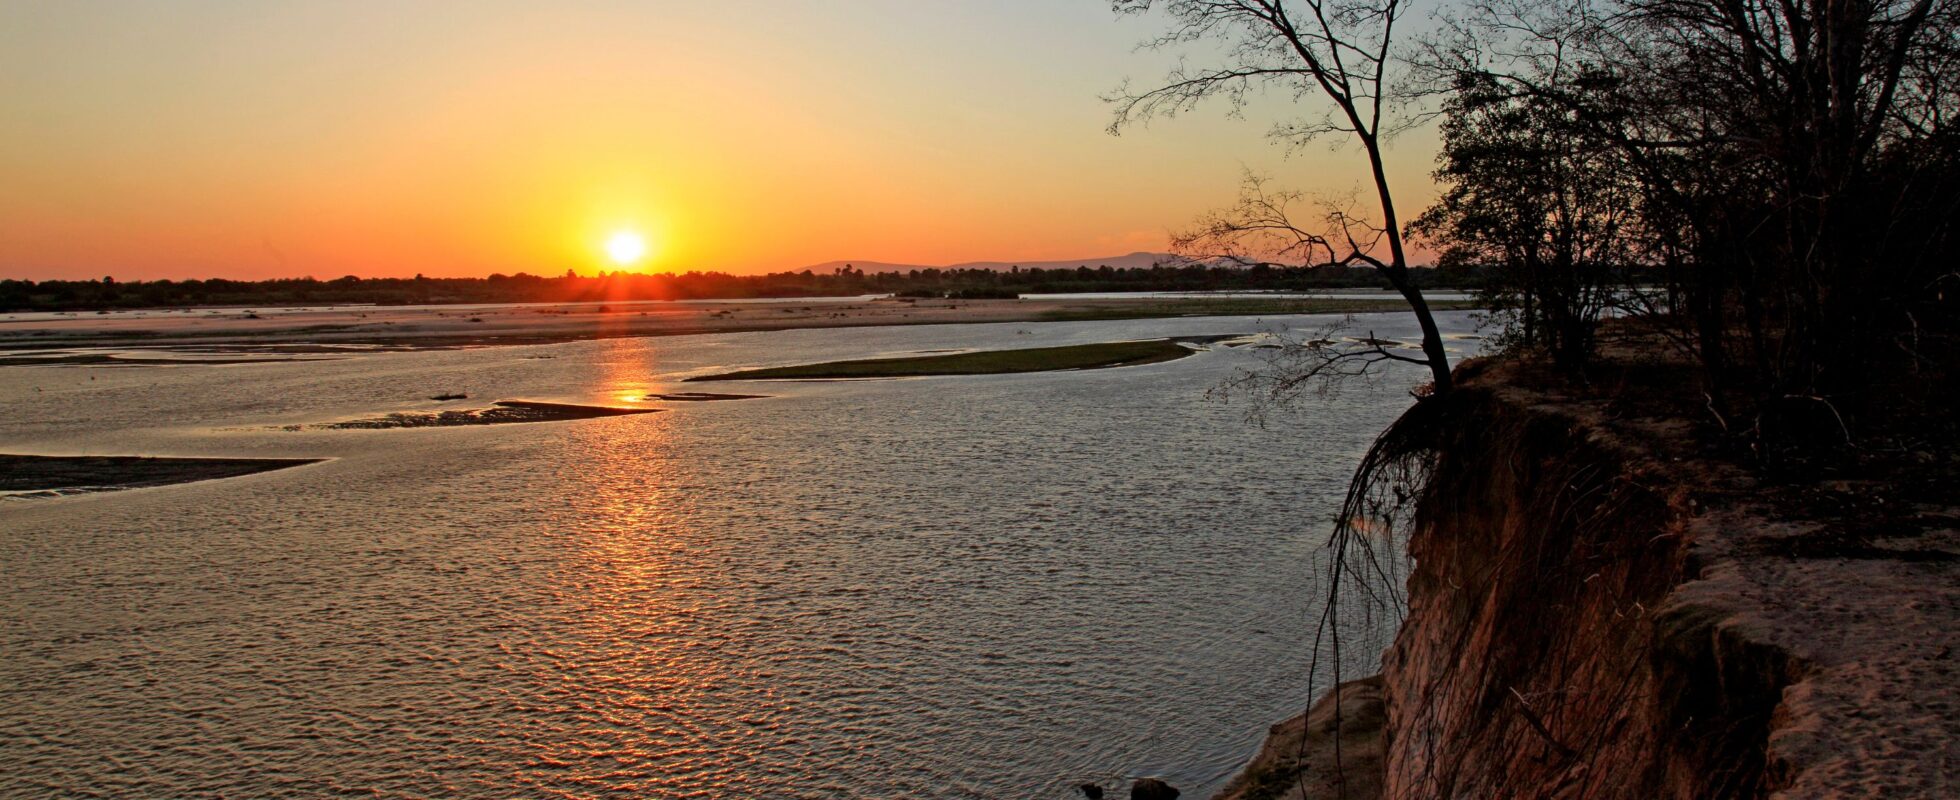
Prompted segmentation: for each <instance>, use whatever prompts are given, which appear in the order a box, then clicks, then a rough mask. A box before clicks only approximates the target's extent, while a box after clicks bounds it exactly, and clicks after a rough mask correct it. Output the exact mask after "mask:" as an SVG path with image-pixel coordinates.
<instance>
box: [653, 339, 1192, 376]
mask: <svg viewBox="0 0 1960 800" xmlns="http://www.w3.org/2000/svg"><path fill="white" fill-rule="evenodd" d="M1192 352H1193V351H1192V350H1191V348H1188V347H1185V346H1184V345H1181V344H1178V343H1177V342H1175V341H1172V340H1170V339H1147V340H1144V341H1134V342H1098V343H1096V344H1073V345H1064V346H1061V347H1028V348H1020V349H1015V350H981V351H978V352H971V353H946V354H938V355H922V356H907V357H902V358H867V359H859V360H855V361H830V362H826V363H822V364H801V365H796V366H788V367H766V368H762V369H745V370H739V371H736V372H724V373H721V374H719V375H701V376H697V377H693V378H688V380H690V381H743V380H841V379H849V378H918V377H927V376H939V375H1005V374H1009V373H1016V372H1051V371H1055V370H1067V369H1102V368H1105V367H1128V366H1136V365H1139V364H1155V363H1158V362H1161V361H1171V360H1173V359H1179V358H1183V357H1185V356H1188V355H1190V354H1191V353H1192Z"/></svg>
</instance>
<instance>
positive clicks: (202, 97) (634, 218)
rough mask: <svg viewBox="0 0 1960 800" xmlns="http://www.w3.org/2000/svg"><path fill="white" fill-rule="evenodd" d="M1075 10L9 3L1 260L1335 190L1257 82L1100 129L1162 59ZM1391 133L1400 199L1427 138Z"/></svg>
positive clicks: (232, 263)
mask: <svg viewBox="0 0 1960 800" xmlns="http://www.w3.org/2000/svg"><path fill="white" fill-rule="evenodd" d="M1096 5H1097V4H1094V3H1089V4H1084V5H1083V6H1081V7H1073V6H1068V7H1064V6H1057V5H1055V4H1048V3H1037V2H1021V1H1020V0H1016V1H1015V2H1004V3H1002V4H998V5H997V4H890V5H887V6H880V7H877V8H873V7H871V6H869V5H848V4H847V5H845V6H840V7H838V8H830V7H828V6H825V7H821V8H819V7H800V6H796V5H795V4H693V5H689V4H637V5H627V4H578V3H573V4H569V5H567V6H563V7H560V6H550V7H545V6H538V5H535V4H523V3H514V2H509V3H506V2H503V1H502V0H486V2H485V3H483V4H477V3H462V4H445V3H428V4H410V5H402V4H397V3H385V2H381V1H380V0H348V2H344V3H332V4H316V3H302V2H282V1H281V0H266V2H258V3H243V2H238V1H237V0H220V1H219V2H214V3H211V4H209V5H193V6H190V7H178V6H174V5H173V6H169V7H165V6H161V5H157V4H151V3H143V2H137V1H136V0H103V1H102V2H100V3H77V4H66V3H48V4H28V6H27V7H26V8H24V9H11V10H10V14H9V23H8V25H6V26H0V93H3V94H4V96H6V97H7V98H8V102H7V103H6V104H5V105H4V106H0V278H26V279H34V280H41V279H50V278H66V279H76V278H81V279H90V278H98V277H101V276H103V275H113V276H115V277H116V278H118V279H121V280H143V279H157V278H170V279H185V278H210V277H227V278H238V279H264V278H273V277H294V276H303V275H311V276H314V277H317V278H320V279H331V278H336V277H340V276H342V275H350V274H351V275H358V276H362V277H379V276H411V275H415V274H426V275H429V276H431V277H480V276H484V275H488V274H491V273H499V272H501V273H506V274H509V273H515V272H530V273H533V274H546V275H552V274H562V273H563V272H564V271H565V270H567V269H572V270H575V271H577V272H579V273H582V274H591V273H593V272H598V271H610V270H614V269H622V268H628V269H632V270H634V271H638V272H686V271H690V270H701V271H710V270H714V271H724V272H732V273H737V274H749V273H759V272H773V271H781V270H796V269H803V268H805V267H810V266H814V265H817V264H822V263H825V262H829V261H833V260H838V261H854V262H858V263H860V264H862V263H863V262H866V261H874V262H888V263H897V264H919V265H945V264H954V263H959V262H965V261H1014V260H1022V261H1043V260H1062V259H1076V258H1096V257H1106V256H1116V255H1121V254H1124V253H1129V252H1134V251H1161V250H1163V249H1164V248H1165V247H1166V242H1167V238H1168V237H1167V233H1168V232H1169V231H1172V230H1175V229H1179V228H1183V227H1186V226H1188V225H1189V224H1190V223H1191V222H1192V221H1193V220H1194V219H1196V218H1197V217H1199V216H1200V215H1201V214H1203V213H1204V212H1205V211H1207V210H1210V209H1214V208H1218V207H1222V206H1225V205H1229V204H1230V203H1231V202H1232V200H1233V198H1234V195H1235V191H1236V188H1237V185H1238V181H1239V177H1240V173H1241V171H1242V170H1243V169H1244V168H1246V167H1248V166H1249V167H1251V168H1253V169H1255V170H1259V171H1261V172H1265V173H1268V174H1271V175H1273V176H1274V178H1275V179H1276V183H1277V184H1284V185H1287V186H1289V187H1295V188H1301V189H1306V190H1309V191H1323V192H1327V193H1330V194H1335V195H1339V194H1342V193H1345V192H1347V191H1349V190H1351V189H1353V188H1354V187H1357V186H1360V185H1363V183H1364V182H1365V180H1366V172H1365V169H1363V168H1362V166H1361V165H1360V164H1359V163H1357V162H1358V155H1357V154H1356V153H1355V152H1353V151H1352V150H1351V149H1350V150H1343V151H1334V152H1326V150H1325V148H1308V149H1307V150H1303V151H1301V152H1299V153H1296V154H1295V155H1294V156H1293V157H1291V158H1288V157H1287V154H1286V152H1285V149H1284V148H1283V147H1279V146H1276V145H1274V144H1273V143H1272V142H1270V141H1268V140H1267V139H1266V138H1265V136H1264V133H1265V131H1266V129H1267V127H1268V126H1269V124H1270V123H1271V122H1272V121H1273V120H1275V119H1281V118H1285V117H1287V116H1289V115H1293V114H1296V113H1298V112H1297V109H1293V108H1290V107H1289V106H1287V105H1286V104H1285V103H1283V102H1281V101H1278V100H1274V101H1271V102H1270V103H1268V104H1267V105H1263V106H1262V105H1259V104H1258V103H1259V102H1266V101H1257V102H1255V105H1254V106H1253V107H1251V108H1249V109H1248V110H1247V112H1246V117H1247V118H1246V119H1232V118H1231V117H1230V116H1229V115H1228V114H1227V113H1226V109H1225V108H1222V107H1221V108H1217V109H1211V110H1209V113H1194V114H1190V115H1184V116H1181V117H1179V118H1178V119H1176V120H1166V121H1163V122H1162V123H1160V124H1154V125H1151V126H1149V127H1148V128H1140V129H1136V130H1134V131H1131V132H1129V133H1126V134H1125V135H1124V136H1122V137H1111V136H1109V135H1107V134H1106V133H1105V132H1104V128H1105V127H1106V125H1107V123H1108V121H1109V116H1108V115H1109V108H1108V107H1107V106H1106V105H1104V104H1103V103H1101V102H1099V101H1098V100H1097V97H1098V95H1101V94H1104V93H1107V92H1108V91H1109V90H1110V89H1111V88H1112V87H1113V86H1115V85H1116V84H1118V83H1120V82H1121V81H1122V80H1123V79H1124V78H1125V77H1126V76H1134V77H1136V78H1137V79H1138V80H1139V81H1143V80H1149V79H1152V78H1154V77H1156V76H1157V75H1161V74H1162V71H1163V69H1164V67H1165V65H1164V64H1163V63H1159V62H1153V61H1150V60H1149V57H1148V56H1140V55H1139V54H1138V53H1136V52H1135V50H1134V49H1133V46H1134V44H1135V43H1136V42H1137V41H1138V40H1139V39H1141V38H1144V37H1147V36H1149V35H1151V34H1153V33H1156V32H1158V31H1155V29H1154V27H1153V26H1152V25H1149V24H1140V23H1138V22H1137V21H1134V20H1132V21H1130V22H1129V23H1127V24H1125V23H1120V22H1119V21H1118V20H1115V19H1113V18H1112V17H1111V16H1110V14H1109V13H1108V9H1107V8H1096V7H1095V6H1096ZM491 8H494V12H493V11H491V10H490V9H491ZM382 21H385V23H384V22H382ZM927 34H929V35H927ZM1010 41H1011V42H1019V43H1020V46H1017V47H1013V48H1008V47H1002V46H1000V43H1001V42H1010ZM1027 52H1054V53H1064V52H1065V53H1068V54H1069V57H1068V58H1067V59H1064V60H1047V59H1030V58H1026V57H1024V55H1023V54H1025V53H1027ZM907 64H933V65H934V68H933V69H929V70H927V69H908V68H903V65H907ZM1426 136H1427V137H1428V138H1424V137H1426ZM1411 142H1413V146H1408V145H1409V144H1410V143H1411ZM1400 152H1401V155H1400V156H1399V158H1401V159H1403V160H1402V161H1401V162H1400V163H1398V164H1397V165H1396V166H1397V168H1396V169H1395V175H1396V179H1397V180H1398V181H1401V182H1402V183H1403V184H1405V185H1404V186H1403V187H1402V188H1403V189H1404V193H1403V195H1402V196H1401V197H1400V198H1398V200H1399V202H1400V203H1401V204H1402V205H1404V206H1406V207H1410V208H1418V209H1419V208H1420V207H1422V206H1424V205H1426V204H1427V203H1428V202H1429V200H1430V199H1431V198H1433V197H1434V190H1433V188H1432V187H1430V185H1429V181H1428V177H1427V173H1428V172H1429V170H1430V158H1431V154H1432V153H1433V152H1434V148H1433V136H1428V135H1427V134H1423V135H1419V136H1414V137H1406V138H1405V140H1404V142H1403V143H1402V148H1401V151H1400ZM1308 213H1309V215H1311V213H1312V212H1311V211H1309V212H1308ZM620 230H631V231H634V232H636V233H638V234H639V235H641V236H642V237H644V240H645V242H646V244H647V248H646V252H645V253H644V254H643V256H642V257H640V258H638V259H635V260H633V261H632V263H631V264H630V265H622V264H621V263H620V262H619V261H618V260H616V259H615V258H614V257H613V255H612V254H611V253H609V252H608V251H607V250H606V249H605V247H604V243H605V242H607V241H608V240H609V238H610V237H612V236H613V235H614V234H616V233H617V232H619V231H620Z"/></svg>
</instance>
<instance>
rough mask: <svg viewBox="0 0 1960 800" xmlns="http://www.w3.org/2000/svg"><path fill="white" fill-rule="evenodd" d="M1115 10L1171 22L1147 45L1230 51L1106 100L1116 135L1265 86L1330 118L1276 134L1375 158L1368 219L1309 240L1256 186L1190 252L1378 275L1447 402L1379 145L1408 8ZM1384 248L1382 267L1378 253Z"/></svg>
mask: <svg viewBox="0 0 1960 800" xmlns="http://www.w3.org/2000/svg"><path fill="white" fill-rule="evenodd" d="M1112 7H1113V8H1114V9H1115V10H1116V11H1117V12H1118V13H1123V14H1142V13H1145V12H1148V11H1151V10H1152V9H1153V8H1154V9H1157V10H1160V11H1162V12H1163V13H1164V14H1165V15H1167V16H1168V17H1169V18H1170V19H1171V29H1170V31H1169V32H1167V33H1165V34H1164V35H1162V36H1160V37H1158V38H1156V39H1153V40H1151V41H1150V42H1147V43H1146V44H1147V45H1148V46H1151V47H1155V48H1173V47H1178V46H1180V45H1186V44H1195V43H1200V42H1213V43H1218V44H1223V45H1224V46H1225V51H1224V56H1223V58H1224V61H1225V62H1226V63H1223V64H1221V65H1218V66H1211V67H1204V68H1191V67H1186V66H1180V67H1178V68H1176V69H1173V70H1172V71H1171V72H1170V73H1169V75H1167V76H1166V77H1165V79H1164V81H1163V83H1162V84H1161V85H1159V86H1157V87H1156V88H1153V89H1147V90H1142V91H1137V90H1133V89H1131V88H1130V87H1129V86H1124V87H1123V88H1121V89H1119V90H1118V91H1117V93H1116V94H1115V95H1113V96H1111V97H1110V98H1108V99H1109V100H1110V101H1111V102H1112V103H1114V104H1115V105H1116V118H1115V120H1114V121H1113V122H1112V123H1111V124H1110V130H1111V132H1121V131H1122V130H1123V129H1125V128H1127V127H1129V126H1130V125H1132V124H1134V123H1137V122H1139V121H1142V120H1145V119H1149V118H1151V117H1158V116H1163V117H1169V116H1175V115H1177V114H1178V113H1180V112H1183V111H1187V110H1190V109H1192V108H1194V107H1195V106H1197V105H1198V104H1200V103H1201V102H1203V101H1205V100H1207V99H1212V98H1219V99H1223V100H1225V101H1227V102H1229V103H1231V104H1232V105H1233V107H1234V108H1235V109H1237V108H1239V107H1242V106H1243V104H1244V102H1245V100H1246V97H1247V96H1248V93H1249V92H1251V91H1252V90H1254V89H1259V88H1268V87H1270V88H1279V89H1282V90H1286V91H1291V92H1292V93H1293V95H1294V97H1295V98H1296V99H1298V100H1301V101H1316V102H1318V103H1319V104H1320V105H1321V106H1322V112H1323V113H1321V114H1320V116H1319V117H1318V118H1313V117H1309V118H1306V119H1304V120H1301V121H1294V122H1285V123H1281V124H1279V125H1278V126H1276V127H1275V128H1274V135H1275V136H1276V137H1279V138H1283V139H1287V140H1290V141H1295V142H1304V141H1307V140H1310V139H1314V138H1316V137H1320V136H1324V135H1327V134H1344V135H1346V136H1348V137H1351V138H1352V140H1353V141H1354V142H1355V143H1357V144H1359V145H1360V147H1361V150H1362V151H1363V153H1365V154H1366V156H1367V158H1368V165H1369V168H1370V171H1371V173H1372V178H1373V183H1374V189H1375V198H1376V201H1377V203H1378V211H1377V215H1376V216H1375V217H1374V218H1372V219H1370V218H1366V217H1362V216H1357V215H1353V214H1350V213H1348V212H1347V211H1346V210H1335V211H1334V212H1332V213H1331V214H1330V215H1329V218H1328V223H1329V225H1328V228H1327V229H1326V230H1323V231H1320V232H1315V231H1310V230H1308V229H1306V228H1303V227H1301V226H1299V225H1296V224H1294V222H1293V221H1292V220H1291V219H1290V218H1289V217H1288V216H1287V214H1286V208H1285V205H1286V204H1285V202H1283V201H1284V199H1287V198H1290V197H1291V196H1286V197H1280V198H1275V197H1274V196H1273V195H1270V194H1265V193H1264V192H1263V186H1260V187H1256V188H1257V189H1258V190H1259V191H1256V192H1252V193H1249V194H1248V195H1247V197H1246V199H1244V200H1242V201H1241V204H1240V206H1239V207H1237V208H1235V209H1232V210H1229V211H1225V212H1220V213H1218V214H1215V215H1213V216H1211V217H1209V218H1207V219H1206V220H1204V221H1203V222H1202V223H1201V225H1200V228H1199V229H1198V230H1197V231H1194V232H1193V233H1192V234H1191V235H1189V236H1187V237H1186V238H1185V241H1186V243H1187V244H1189V243H1192V242H1197V241H1209V242H1213V243H1217V244H1219V245H1221V246H1224V247H1226V248H1228V249H1233V248H1235V247H1238V246H1241V245H1243V243H1245V242H1247V241H1248V240H1258V239H1268V240H1271V239H1272V238H1274V237H1277V239H1278V240H1280V242H1281V244H1282V246H1283V247H1284V249H1285V252H1288V253H1292V254H1297V255H1304V256H1307V257H1308V259H1309V261H1308V263H1320V264H1338V265H1342V266H1351V265H1355V264H1366V265H1368V266H1370V267H1373V268H1374V269H1375V270H1376V271H1377V272H1379V273H1380V274H1381V275H1382V276H1383V277H1384V278H1386V279H1387V280H1388V282H1389V284H1390V285H1391V286H1393V287H1395V290H1396V291H1397V292H1399V293H1400V294H1401V295H1402V297H1403V298H1404V299H1405V300H1407V301H1408V303H1409V308H1410V310H1411V311H1412V312H1414V314H1415V316H1416V323H1417V324H1418V325H1419V326H1421V328H1422V353H1423V357H1422V358H1420V359H1406V358H1405V359H1404V360H1413V361H1416V362H1418V363H1421V364H1423V365H1425V366H1427V367H1428V368H1429V371H1430V375H1431V378H1432V381H1433V389H1432V395H1434V396H1442V395H1445V394H1448V392H1449V389H1450V385H1451V384H1450V363H1449V356H1448V354H1447V353H1446V352H1445V351H1444V350H1443V337H1442V334H1441V333H1439V332H1438V331H1437V329H1436V320H1435V317H1434V316H1433V315H1432V314H1431V313H1430V310H1429V303H1428V301H1426V300H1425V299H1424V298H1423V296H1422V291H1421V290H1420V289H1418V288H1416V286H1415V284H1414V280H1413V278H1412V276H1411V275H1410V274H1409V262H1408V254H1407V252H1406V251H1405V249H1404V247H1403V240H1402V230H1401V221H1400V218H1399V217H1398V216H1397V215H1396V211H1395V198H1394V195H1393V193H1392V192H1390V190H1389V185H1388V170H1387V167H1386V166H1385V165H1384V164H1383V162H1382V144H1383V137H1384V136H1385V135H1387V134H1389V133H1392V132H1393V130H1394V125H1395V121H1394V120H1393V119H1391V118H1390V115H1389V114H1388V111H1389V102H1390V98H1389V96H1388V95H1389V93H1388V91H1387V90H1388V83H1389V81H1390V79H1391V77H1392V76H1391V72H1392V71H1393V66H1394V59H1393V56H1392V55H1391V53H1390V49H1391V45H1392V44H1393V43H1394V41H1395V33H1396V23H1397V22H1398V21H1399V20H1400V18H1401V15H1402V14H1403V13H1404V11H1405V10H1406V9H1405V8H1404V7H1403V6H1402V4H1401V3H1400V2H1399V0H1299V2H1287V1H1286V0H1168V1H1165V0H1114V2H1113V3H1112ZM1275 200H1279V201H1280V202H1274V201H1275ZM1383 248H1386V250H1387V257H1386V258H1383V257H1382V256H1381V255H1380V251H1381V249H1383ZM1316 258H1318V259H1321V260H1319V261H1318V262H1316V261H1315V260H1314V259H1316Z"/></svg>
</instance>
